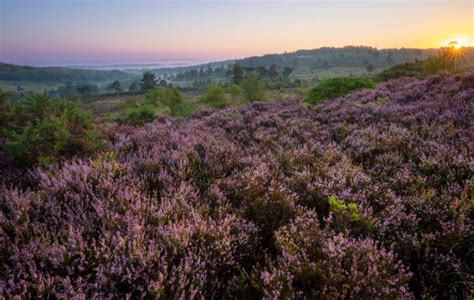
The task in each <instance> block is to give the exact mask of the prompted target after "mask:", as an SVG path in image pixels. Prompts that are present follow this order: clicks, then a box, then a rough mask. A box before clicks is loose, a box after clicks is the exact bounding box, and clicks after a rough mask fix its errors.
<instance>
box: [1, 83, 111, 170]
mask: <svg viewBox="0 0 474 300" xmlns="http://www.w3.org/2000/svg"><path fill="white" fill-rule="evenodd" d="M4 105H5V104H4ZM6 105H7V106H9V107H8V110H9V111H10V115H9V118H7V124H6V126H5V127H4V129H3V133H2V135H4V136H5V137H6V142H5V143H4V144H3V145H1V147H2V149H3V150H4V151H5V152H6V153H7V154H8V155H9V156H10V157H12V158H13V159H14V160H16V161H17V162H21V163H24V164H28V165H31V164H40V165H44V164H48V163H52V162H55V161H58V160H59V159H60V158H63V157H65V158H69V157H73V156H77V155H82V154H88V153H92V152H93V151H94V150H95V149H97V148H98V147H100V146H101V145H102V141H101V140H100V139H98V138H97V137H96V134H95V132H94V125H93V119H92V117H91V115H90V114H88V113H86V112H85V111H83V110H82V109H81V108H80V107H79V106H78V105H76V104H74V103H71V102H68V101H66V100H63V99H58V100H54V101H53V100H52V99H51V98H50V97H48V96H47V93H46V92H45V93H43V94H36V95H33V96H30V97H28V98H27V99H26V100H25V101H22V102H18V103H15V104H6Z"/></svg>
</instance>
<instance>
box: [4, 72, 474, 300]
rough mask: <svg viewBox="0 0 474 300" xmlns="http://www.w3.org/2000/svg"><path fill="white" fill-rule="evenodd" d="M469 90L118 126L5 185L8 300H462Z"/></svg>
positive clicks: (438, 84) (471, 190) (473, 188)
mask: <svg viewBox="0 0 474 300" xmlns="http://www.w3.org/2000/svg"><path fill="white" fill-rule="evenodd" d="M470 78H471V79H472V76H471V77H469V75H467V76H457V77H444V78H441V77H431V78H428V79H425V80H422V81H413V80H409V79H399V80H395V81H388V82H386V83H383V84H381V85H380V86H379V87H378V88H377V89H375V90H365V91H360V92H357V93H355V94H351V95H349V96H347V97H345V98H338V99H336V100H334V101H331V102H326V103H323V104H321V105H318V106H309V107H308V106H304V105H301V104H300V103H297V102H292V101H278V102H268V103H253V104H250V105H248V106H241V107H232V108H227V109H225V110H221V111H201V112H197V113H194V114H193V116H192V117H190V118H189V119H188V120H186V121H183V120H182V119H181V120H178V119H173V118H170V117H160V118H159V119H157V120H155V121H154V122H152V123H149V124H146V125H145V126H144V127H140V128H136V127H132V126H127V125H123V126H120V127H117V130H116V135H115V136H114V137H113V138H112V142H111V144H110V145H109V146H108V150H107V151H108V152H106V153H103V154H101V155H99V156H97V157H96V158H92V159H87V160H86V159H82V160H73V161H68V162H65V163H63V164H61V165H59V164H57V165H50V166H49V167H43V168H38V169H36V170H35V171H34V172H33V175H32V177H34V180H36V186H37V188H35V190H19V189H18V188H14V187H10V186H5V185H4V186H1V187H0V294H1V295H2V296H5V297H13V296H17V295H18V296H20V297H24V298H33V297H80V298H113V297H134V298H140V297H152V298H153V297H154V298H194V297H197V298H224V297H228V298H232V297H236V298H237V297H238V298H250V297H253V298H320V297H326V298H406V297H422V298H436V297H438V298H446V297H449V296H453V297H458V298H467V297H468V296H469V293H470V286H469V284H470V283H469V282H470V280H472V272H473V269H474V265H473V261H474V259H473V257H472V241H473V239H474V235H473V232H474V228H473V217H474V206H473V199H474V178H473V175H474V160H473V150H474V149H473V147H472V132H473V131H474V130H473V123H472V115H474V114H473V113H474V111H473V109H474V106H473V103H472V99H473V98H474V86H473V85H472V84H470V83H471V81H472V80H471V79H470ZM380 99H390V101H382V102H383V103H381V101H380Z"/></svg>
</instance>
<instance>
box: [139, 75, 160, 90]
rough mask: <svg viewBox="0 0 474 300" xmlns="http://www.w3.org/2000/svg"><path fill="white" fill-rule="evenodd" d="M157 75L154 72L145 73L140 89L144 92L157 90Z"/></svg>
mask: <svg viewBox="0 0 474 300" xmlns="http://www.w3.org/2000/svg"><path fill="white" fill-rule="evenodd" d="M157 82H158V81H157V80H156V75H155V74H154V73H152V72H145V73H143V78H142V79H141V80H140V84H139V85H140V89H141V90H142V91H148V90H152V89H154V88H156V85H157Z"/></svg>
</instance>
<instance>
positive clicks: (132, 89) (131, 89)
mask: <svg viewBox="0 0 474 300" xmlns="http://www.w3.org/2000/svg"><path fill="white" fill-rule="evenodd" d="M139 89H140V87H139V86H138V83H137V82H135V81H134V82H132V83H131V84H130V85H129V87H128V91H129V92H136V91H138V90H139Z"/></svg>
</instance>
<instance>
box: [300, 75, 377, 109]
mask: <svg viewBox="0 0 474 300" xmlns="http://www.w3.org/2000/svg"><path fill="white" fill-rule="evenodd" d="M374 87H375V82H374V81H373V80H372V79H370V78H367V77H332V78H326V79H323V80H321V82H319V83H318V84H317V85H315V86H314V87H313V88H312V89H311V90H310V91H309V93H308V96H307V97H306V99H305V102H307V103H310V104H318V103H321V102H323V101H326V100H332V99H335V98H337V97H343V96H346V95H347V94H349V93H351V92H354V91H357V90H362V89H373V88H374Z"/></svg>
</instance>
